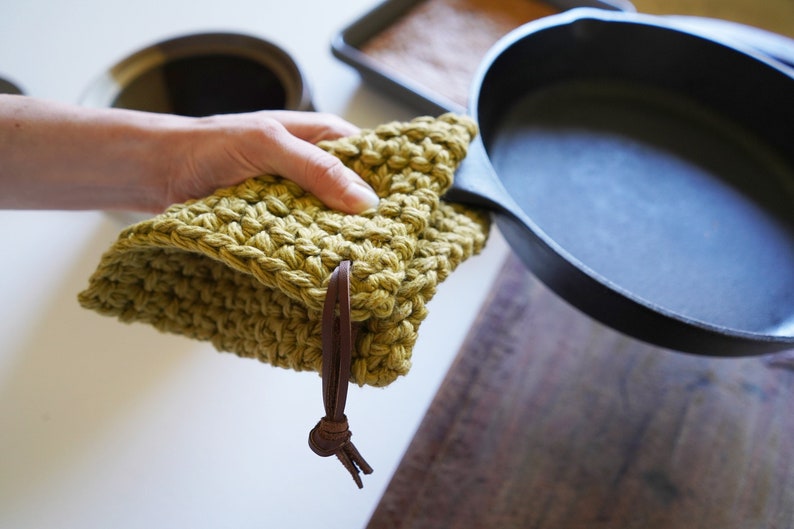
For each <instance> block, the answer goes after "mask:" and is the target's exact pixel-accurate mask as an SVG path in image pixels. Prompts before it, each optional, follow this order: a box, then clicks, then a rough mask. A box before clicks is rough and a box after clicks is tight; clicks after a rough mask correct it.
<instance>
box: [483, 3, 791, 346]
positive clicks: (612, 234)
mask: <svg viewBox="0 0 794 529" xmlns="http://www.w3.org/2000/svg"><path fill="white" fill-rule="evenodd" d="M792 86H794V83H793V82H792V78H791V77H789V76H788V75H785V74H784V73H782V72H779V71H777V70H775V69H774V68H769V67H766V66H763V65H762V63H759V61H757V60H756V59H754V58H752V57H749V56H747V55H744V54H742V53H737V52H736V51H734V50H732V49H731V48H729V47H726V46H724V45H721V44H718V43H715V42H712V41H709V40H706V39H703V38H699V37H696V36H693V35H689V34H687V33H683V32H676V31H670V30H668V29H666V28H663V27H656V26H654V25H644V24H636V23H620V22H614V21H613V22H609V23H605V22H604V21H602V20H593V19H588V18H584V19H581V20H576V21H574V22H573V23H571V24H567V25H558V26H551V27H549V28H546V29H543V30H541V31H538V32H535V33H533V34H531V35H530V36H528V37H526V38H523V39H519V40H518V41H517V42H515V43H514V44H512V45H511V46H510V47H508V48H507V49H506V50H504V51H503V52H502V53H501V54H500V55H499V56H498V57H497V59H496V60H495V61H494V62H493V64H492V65H491V66H490V68H489V69H488V71H487V72H486V73H485V75H484V77H483V80H482V83H481V87H480V93H479V97H478V102H477V118H478V121H479V124H480V128H481V131H482V139H483V143H484V145H485V147H486V151H487V153H488V157H489V159H490V162H491V164H492V166H493V167H494V169H495V171H496V174H497V176H498V177H499V179H500V180H501V182H502V184H503V185H504V186H505V188H506V190H507V192H508V194H509V195H510V196H511V197H512V198H513V199H514V200H515V202H516V203H517V204H518V205H519V207H520V209H521V210H522V212H523V213H524V214H525V215H526V216H527V217H529V219H530V221H531V225H532V226H531V227H532V229H533V230H534V231H535V232H536V233H535V234H536V235H537V236H538V237H539V238H541V239H543V240H546V241H551V243H552V245H551V246H552V248H554V249H555V250H557V251H558V252H559V253H560V254H561V255H562V257H563V258H564V259H565V260H566V261H567V262H568V264H569V265H570V266H572V267H575V268H577V269H578V270H580V271H582V272H583V273H585V274H587V275H589V276H591V277H595V278H597V280H598V282H599V283H600V284H601V285H602V286H603V285H606V286H607V287H609V288H610V289H612V290H614V291H618V292H621V293H623V294H625V295H627V296H628V297H630V298H632V299H634V300H636V301H637V302H639V303H640V304H641V305H643V306H645V307H650V308H651V309H652V310H653V311H656V312H661V313H664V314H669V315H672V316H673V317H675V318H680V319H681V320H685V321H688V322H693V323H695V324H703V325H705V326H708V327H716V328H719V329H726V330H728V331H730V332H738V333H740V334H750V335H758V336H771V337H790V336H792V335H793V334H794V160H792V153H794V111H793V110H792V109H793V108H794V105H792V104H791V103H792V100H793V97H792V93H794V92H792ZM503 220H504V219H503ZM504 224H505V225H504V228H505V229H506V231H507V233H508V238H511V237H510V235H509V233H510V232H511V231H516V222H515V219H507V220H506V222H505V223H504ZM525 230H526V229H525V228H524V231H525ZM524 237H525V235H524ZM511 242H512V241H511ZM514 246H515V245H514ZM519 253H521V251H519ZM536 253H537V252H536ZM546 253H548V252H546ZM529 258H530V259H532V260H534V261H535V262H537V261H543V258H544V256H542V255H541V256H539V255H533V256H530V257H529ZM546 260H547V261H548V258H547V257H546ZM539 266H540V268H541V270H540V274H539V275H540V276H541V279H544V280H546V281H547V282H551V283H552V285H551V286H552V287H554V288H555V289H556V290H563V291H564V290H565V289H571V288H575V287H576V283H575V282H570V281H569V284H565V283H566V281H568V279H566V278H565V277H564V275H561V273H560V270H559V267H557V269H555V270H552V267H549V268H548V269H547V270H543V269H542V268H543V266H542V264H541V265H539ZM535 271H536V272H537V271H538V270H535ZM544 275H545V276H546V277H543V276H544ZM555 283H556V284H555ZM563 293H564V292H563ZM569 294H570V295H569V296H565V295H564V297H569V298H570V297H571V296H573V297H574V298H576V297H577V296H578V295H580V294H577V293H575V292H574V293H569ZM587 295H589V294H587ZM579 301H580V303H578V304H579V305H580V306H581V305H584V306H585V308H586V309H587V306H588V305H592V304H594V303H597V301H594V300H579ZM575 304H577V303H575ZM588 312H591V313H592V312H593V311H592V310H588ZM596 312H598V311H597V310H596ZM596 316H598V315H597V314H596ZM615 317H616V318H618V319H620V318H622V317H623V316H622V315H619V314H618V315H615ZM602 319H604V318H602ZM607 319H609V318H607ZM608 323H614V322H608ZM617 327H620V325H619V324H618V325H617ZM670 330H671V329H666V330H660V331H659V332H670ZM672 330H673V331H675V329H672ZM662 341H663V342H664V341H665V340H662ZM673 345H675V341H674V340H673ZM716 354H720V353H719V352H717V353H716Z"/></svg>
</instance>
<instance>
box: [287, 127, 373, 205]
mask: <svg viewBox="0 0 794 529" xmlns="http://www.w3.org/2000/svg"><path fill="white" fill-rule="evenodd" d="M288 143H289V145H285V147H286V148H285V149H284V150H283V151H282V153H281V156H280V157H279V159H278V161H274V163H273V165H274V169H275V170H276V171H277V173H278V174H280V175H281V176H284V177H285V178H289V179H290V180H292V181H293V182H295V183H296V184H298V185H299V186H301V187H302V188H303V189H305V190H306V191H308V192H310V193H312V194H313V195H314V196H316V197H317V198H319V199H320V200H321V201H322V202H323V203H324V204H325V205H327V206H328V207H330V208H333V209H336V210H338V211H342V212H344V213H354V214H358V213H362V212H364V211H366V210H368V209H370V208H374V207H375V206H377V205H378V202H379V200H380V199H379V198H378V195H376V194H375V191H373V190H372V188H371V187H370V186H369V185H367V183H366V182H364V180H362V179H361V177H360V176H358V175H357V174H356V173H355V172H353V171H352V170H350V169H348V168H347V167H345V165H344V164H343V163H342V162H341V161H340V160H339V158H337V157H335V156H333V155H332V154H329V153H327V152H326V151H324V150H322V149H320V148H319V147H317V146H315V145H312V144H311V143H308V142H305V141H303V140H300V139H298V138H294V137H293V139H291V140H290V141H288Z"/></svg>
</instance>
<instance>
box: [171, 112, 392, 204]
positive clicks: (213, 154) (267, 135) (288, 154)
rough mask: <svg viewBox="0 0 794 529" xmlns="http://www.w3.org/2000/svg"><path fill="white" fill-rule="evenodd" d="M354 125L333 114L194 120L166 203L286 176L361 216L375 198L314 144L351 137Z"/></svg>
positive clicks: (272, 114) (325, 200)
mask: <svg viewBox="0 0 794 529" xmlns="http://www.w3.org/2000/svg"><path fill="white" fill-rule="evenodd" d="M358 131H359V129H358V127H356V126H354V125H352V124H351V123H348V122H347V121H345V120H343V119H342V118H340V117H338V116H335V115H333V114H325V113H317V112H294V111H262V112H254V113H248V114H225V115H218V116H211V117H206V118H198V119H195V121H194V123H193V124H192V125H191V126H190V127H189V130H188V134H187V135H186V136H184V137H183V140H182V145H184V147H185V149H186V150H185V154H184V155H183V156H181V157H179V158H175V159H174V164H175V165H174V167H173V170H172V171H171V172H170V182H169V186H168V190H167V193H166V196H165V199H166V202H167V203H168V204H171V203H176V202H184V201H185V200H187V199H189V198H199V197H202V196H206V195H209V194H211V193H212V192H213V191H214V190H215V189H217V188H219V187H225V186H228V185H233V184H236V183H239V182H241V181H243V180H245V179H246V178H250V177H252V176H256V175H260V174H275V175H279V176H282V177H284V178H288V179H289V180H292V181H294V182H295V183H296V184H298V185H299V186H301V187H302V188H303V189H305V190H306V191H308V192H310V193H312V194H314V195H315V196H316V197H317V198H319V199H320V200H321V201H322V202H323V203H325V204H326V205H327V206H329V207H331V208H333V209H336V210H339V211H343V212H346V213H361V212H362V211H364V210H366V209H369V208H372V207H374V206H376V205H377V203H378V197H377V195H376V194H375V193H374V191H373V190H372V188H370V187H369V186H368V185H367V184H366V183H365V182H364V181H363V180H362V179H361V178H360V177H359V176H358V175H357V174H356V173H354V172H353V171H351V170H350V169H348V168H347V167H345V166H344V165H343V164H342V162H341V161H339V159H338V158H336V157H335V156H333V155H331V154H329V153H327V152H325V151H324V150H322V149H320V148H319V147H317V146H315V145H314V144H315V143H317V142H319V141H321V140H330V139H336V138H340V137H343V136H350V135H353V134H356V133H357V132H358Z"/></svg>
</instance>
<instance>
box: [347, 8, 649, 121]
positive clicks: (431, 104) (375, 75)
mask: <svg viewBox="0 0 794 529" xmlns="http://www.w3.org/2000/svg"><path fill="white" fill-rule="evenodd" d="M577 7H593V8H600V9H604V10H610V11H614V10H619V11H631V12H633V11H635V8H634V5H633V4H632V3H631V2H629V1H627V0H387V1H385V2H383V3H381V4H380V5H378V6H376V7H375V8H374V9H372V10H371V11H369V12H368V13H365V14H364V15H363V16H361V17H360V18H358V19H357V20H355V21H354V22H353V23H351V24H350V25H348V26H347V27H345V28H344V29H343V30H342V31H340V32H339V33H338V34H337V35H336V36H335V37H334V39H333V41H332V42H331V50H332V52H333V54H334V56H335V57H337V58H338V59H340V60H341V61H343V62H345V63H347V64H349V65H351V66H353V67H354V68H355V69H356V70H358V72H359V73H360V74H361V76H362V78H363V79H365V80H366V81H368V82H369V83H371V84H372V85H373V86H375V87H377V88H378V89H380V90H382V91H383V92H384V93H387V94H390V95H393V96H395V97H397V98H399V99H401V100H402V101H404V102H407V103H409V104H411V105H412V106H414V107H415V108H417V109H418V110H420V111H421V112H427V113H430V114H438V113H441V112H444V111H453V112H460V113H463V112H465V111H466V106H467V97H468V87H469V85H470V83H471V81H472V80H473V78H474V73H475V70H476V67H477V65H478V64H479V62H480V61H481V59H482V58H483V57H484V56H485V54H486V52H487V51H488V49H489V48H490V47H491V46H492V45H494V44H495V43H496V41H497V40H499V39H500V38H501V37H503V36H504V35H506V34H507V33H509V32H510V31H512V30H514V29H515V28H517V27H519V26H521V25H523V24H525V23H527V22H530V21H533V20H537V19H539V18H542V17H545V16H549V15H554V14H557V13H560V12H563V11H566V10H569V9H573V8H577Z"/></svg>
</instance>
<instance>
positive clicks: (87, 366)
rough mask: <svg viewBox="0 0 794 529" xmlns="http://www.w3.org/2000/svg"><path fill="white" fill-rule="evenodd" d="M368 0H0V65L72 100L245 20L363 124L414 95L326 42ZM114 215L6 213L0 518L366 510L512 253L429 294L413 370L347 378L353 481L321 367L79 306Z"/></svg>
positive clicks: (38, 522) (183, 517) (256, 515)
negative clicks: (326, 427)
mask: <svg viewBox="0 0 794 529" xmlns="http://www.w3.org/2000/svg"><path fill="white" fill-rule="evenodd" d="M373 4H374V2H373V1H371V0H346V1H345V2H329V1H326V0H291V1H289V2H283V1H278V2H277V1H275V0H258V1H256V2H253V1H251V0H226V1H224V2H212V3H210V2H192V1H187V0H137V1H135V2H130V1H125V2H119V1H115V0H103V1H100V0H74V1H70V2H59V1H56V0H25V1H24V2H6V3H5V5H4V6H3V9H2V16H0V77H5V78H7V79H10V80H13V81H14V82H16V83H17V84H19V85H20V86H21V87H22V88H23V90H24V91H25V93H26V94H27V95H31V96H37V97H44V98H49V99H55V100H61V101H68V102H79V100H80V97H81V94H82V93H83V92H84V90H85V89H86V88H87V86H88V85H89V84H90V83H91V82H92V80H93V79H95V78H96V77H97V76H99V75H100V74H101V73H102V72H104V71H105V70H106V69H107V68H108V67H110V66H111V65H112V64H114V63H115V62H117V61H118V60H120V59H121V58H123V57H125V56H126V55H128V54H130V53H132V52H133V51H135V50H137V49H139V48H141V47H144V46H148V45H150V44H153V43H155V42H157V41H159V40H162V39H164V38H167V37H171V36H175V35H180V34H186V33H195V32H200V31H206V30H223V31H241V32H244V33H249V34H253V35H257V36H261V37H264V38H266V39H268V40H272V41H274V42H276V43H278V44H280V45H282V46H283V47H284V48H286V49H287V50H288V51H290V52H291V53H292V54H293V55H294V56H295V57H296V58H297V60H298V62H299V63H300V64H301V66H302V67H303V68H304V70H305V72H306V73H307V75H308V77H309V78H310V82H311V84H312V90H313V95H314V102H315V104H316V106H317V108H318V109H320V110H323V111H328V112H334V113H338V114H340V115H342V116H344V117H346V118H347V119H349V120H351V121H353V122H355V123H357V124H358V125H361V126H373V125H376V124H378V123H381V122H385V121H390V120H394V119H400V120H404V119H410V118H412V117H414V116H415V111H414V110H413V109H411V108H408V107H406V106H403V105H401V104H400V103H398V102H396V101H394V100H393V99H392V98H390V97H389V96H387V95H385V94H380V93H378V92H377V91H374V90H372V89H371V88H370V87H368V86H366V85H363V84H362V83H361V80H360V78H359V76H358V74H357V73H356V72H355V71H354V70H352V69H351V68H349V67H348V66H346V65H344V64H342V63H340V62H339V61H337V60H336V59H334V58H333V57H332V56H331V53H330V51H329V43H330V40H331V37H332V35H333V34H334V33H335V32H336V31H338V30H339V29H341V28H342V27H344V25H346V24H347V23H348V22H350V21H351V20H353V19H355V18H357V17H358V16H360V15H362V14H363V13H364V12H365V11H366V10H367V9H369V8H370V7H371V6H372V5H373ZM122 227H123V224H122V223H121V222H120V220H119V219H118V218H116V217H112V216H110V215H107V214H103V213H98V212H84V213H64V212H8V211H4V212H0V527H3V528H14V529H28V528H36V529H38V528H47V529H52V528H57V529H65V528H79V529H92V528H97V529H98V528H103V529H105V528H108V527H113V528H114V529H125V528H159V527H175V528H182V527H186V528H187V527H189V528H192V529H202V528H206V529H219V528H227V527H228V528H235V529H244V528H262V527H290V528H303V527H306V528H308V527H312V528H315V527H324V528H326V529H335V528H348V529H349V528H356V527H364V526H365V525H366V522H367V520H368V518H369V516H370V514H371V512H372V510H373V509H374V507H375V505H376V504H377V502H378V500H379V498H380V496H381V494H382V493H383V491H384V489H385V487H386V486H387V484H388V482H389V479H390V477H391V474H392V473H393V471H394V470H395V468H396V466H397V464H398V463H399V460H400V457H401V456H402V453H403V452H404V450H405V449H406V448H407V446H408V444H409V442H410V440H411V437H412V435H413V433H414V431H415V429H416V427H417V426H418V424H419V421H420V420H421V418H422V416H423V414H424V411H425V410H426V408H427V406H428V404H429V403H430V400H431V399H432V397H433V395H434V393H435V391H436V389H437V388H438V386H439V384H440V382H441V380H442V378H443V376H444V374H445V373H446V370H447V369H448V367H449V364H450V362H451V361H452V359H453V357H454V355H455V353H456V352H457V349H458V347H459V346H460V344H461V342H462V341H463V339H464V337H465V335H466V333H467V331H468V329H469V327H470V325H471V322H472V321H473V319H474V318H475V317H476V314H477V310H478V308H479V307H480V305H481V303H482V302H483V300H484V298H485V296H486V295H487V293H488V289H489V287H490V285H491V283H492V281H493V279H494V277H495V275H496V273H497V272H498V270H499V266H500V264H501V262H502V260H503V258H504V256H505V255H506V253H507V251H508V250H507V247H506V245H505V243H504V241H503V240H502V239H501V237H500V236H499V234H498V233H497V232H495V233H494V234H493V235H492V238H491V240H490V242H489V244H488V246H487V248H486V250H485V252H484V253H483V254H482V255H480V256H478V257H476V258H474V259H471V260H470V261H468V262H466V263H464V265H463V266H462V267H461V268H460V269H459V270H458V271H457V272H456V273H455V274H453V275H452V277H451V278H450V279H449V280H448V281H447V282H445V283H443V284H442V285H441V287H440V289H439V292H438V294H437V296H436V297H435V298H434V300H433V301H432V302H431V304H430V305H429V308H430V316H429V317H428V319H427V320H426V321H425V322H424V324H423V326H422V328H421V331H420V337H419V341H418V343H417V345H416V347H415V350H414V367H413V370H412V371H411V373H410V374H409V375H408V376H407V377H404V378H402V379H400V380H399V381H397V382H396V383H394V384H393V385H391V386H389V387H388V388H386V389H372V388H363V389H361V388H351V394H350V397H349V400H348V415H349V416H350V418H351V427H352V430H353V431H354V434H355V436H354V439H355V442H356V445H357V446H358V448H359V449H360V450H361V452H362V453H363V454H364V456H365V457H366V458H367V460H368V461H369V462H370V463H371V464H372V466H373V467H375V473H374V474H373V475H371V476H366V477H365V479H364V481H365V488H364V490H362V491H359V490H358V489H357V488H356V487H355V485H354V484H353V482H352V481H351V479H350V477H349V476H348V475H347V474H346V472H345V471H344V469H343V468H342V467H341V465H339V463H338V462H337V461H336V460H333V459H321V458H318V457H317V456H315V455H314V454H313V453H312V452H311V451H310V450H309V448H308V446H307V443H306V439H307V435H308V431H309V429H310V428H311V427H312V426H313V425H314V424H315V423H316V421H317V420H318V419H319V417H320V415H322V403H321V398H320V379H319V377H318V376H316V375H314V374H309V373H301V374H298V373H294V372H291V371H286V370H280V369H275V368H271V367H270V366H267V365H265V364H261V363H258V362H256V361H254V360H245V359H240V358H238V357H236V356H235V355H232V354H220V353H217V352H216V351H215V350H214V349H213V348H212V347H211V346H209V345H207V344H203V343H199V342H195V341H191V340H188V339H186V338H182V337H179V336H171V335H164V334H159V333H158V332H157V331H155V330H153V329H152V328H149V327H148V326H145V325H140V324H138V325H124V324H121V323H119V322H118V321H116V320H115V319H111V318H105V317H102V316H99V315H97V314H95V313H92V312H88V311H86V310H83V309H81V308H80V307H79V306H78V304H77V301H76V295H77V293H78V292H79V291H80V290H81V289H82V288H83V287H84V286H85V285H86V282H87V279H88V276H89V275H90V273H91V272H92V271H93V269H94V267H95V266H96V264H97V263H98V261H99V257H100V255H101V254H102V252H103V251H104V250H105V249H107V247H108V246H109V245H110V244H111V242H112V241H113V240H114V239H115V237H116V235H117V233H118V232H119V231H120V230H121V229H122Z"/></svg>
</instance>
